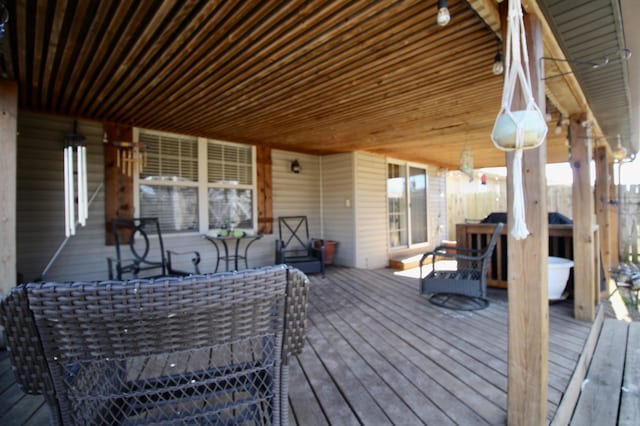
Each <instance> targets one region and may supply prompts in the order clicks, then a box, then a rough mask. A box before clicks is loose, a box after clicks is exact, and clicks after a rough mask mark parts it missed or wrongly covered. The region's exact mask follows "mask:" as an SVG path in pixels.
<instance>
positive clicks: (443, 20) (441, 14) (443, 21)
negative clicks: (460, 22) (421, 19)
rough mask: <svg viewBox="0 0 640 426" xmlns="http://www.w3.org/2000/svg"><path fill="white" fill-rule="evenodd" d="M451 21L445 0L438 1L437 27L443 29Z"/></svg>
mask: <svg viewBox="0 0 640 426" xmlns="http://www.w3.org/2000/svg"><path fill="white" fill-rule="evenodd" d="M450 20H451V15H449V8H448V7H447V0H438V25H440V26H441V27H444V26H445V25H447V24H448V23H449V21H450Z"/></svg>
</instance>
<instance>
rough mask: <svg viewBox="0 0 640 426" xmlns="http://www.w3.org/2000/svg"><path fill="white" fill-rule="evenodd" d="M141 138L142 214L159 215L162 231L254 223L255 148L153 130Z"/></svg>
mask: <svg viewBox="0 0 640 426" xmlns="http://www.w3.org/2000/svg"><path fill="white" fill-rule="evenodd" d="M138 140H139V141H140V142H141V143H144V144H145V151H146V157H147V158H146V164H145V167H144V168H143V170H141V171H140V173H139V179H138V194H139V198H138V199H139V212H140V213H139V214H140V215H141V216H152V217H158V218H159V219H160V226H161V228H162V230H163V232H185V231H192V232H193V231H202V230H206V229H229V228H238V229H242V230H245V231H250V230H253V229H254V228H255V224H254V221H255V218H254V213H253V212H254V204H255V200H254V197H255V194H256V188H255V182H254V180H255V179H254V174H255V173H254V171H255V151H254V148H253V147H251V146H248V145H239V144H232V143H226V142H219V141H213V140H206V139H199V138H194V137H188V136H181V135H173V134H166V133H160V132H153V131H148V130H140V131H139V136H138ZM199 152H200V153H206V155H204V158H200V157H199V155H198V153H199ZM199 170H202V173H204V170H206V181H200V180H199V176H202V177H203V178H204V176H205V175H204V174H200V173H199ZM204 198H206V201H204V200H202V199H204ZM200 202H206V203H207V207H208V208H207V215H206V216H205V217H200V216H199V212H200V209H199V208H198V205H199V203H200Z"/></svg>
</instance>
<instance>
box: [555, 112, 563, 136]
mask: <svg viewBox="0 0 640 426" xmlns="http://www.w3.org/2000/svg"><path fill="white" fill-rule="evenodd" d="M555 132H556V135H559V134H560V133H562V115H561V116H560V117H558V122H557V123H556V130H555Z"/></svg>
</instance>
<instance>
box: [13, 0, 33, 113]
mask: <svg viewBox="0 0 640 426" xmlns="http://www.w3.org/2000/svg"><path fill="white" fill-rule="evenodd" d="M15 27H16V31H15V34H16V44H17V46H18V48H17V49H16V50H17V52H16V53H17V55H18V61H17V65H18V73H17V74H18V77H19V79H20V81H24V82H27V81H29V78H28V77H27V76H28V75H29V67H28V66H27V59H28V58H30V57H31V56H32V55H35V52H32V51H30V50H29V48H28V46H27V41H28V38H29V37H28V34H29V31H30V26H29V25H28V24H27V0H19V1H18V2H17V4H16V23H15ZM19 92H20V104H22V105H28V102H27V99H28V98H29V93H30V89H28V88H26V87H25V88H24V90H20V91H19Z"/></svg>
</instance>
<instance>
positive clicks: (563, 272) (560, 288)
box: [548, 256, 573, 300]
mask: <svg viewBox="0 0 640 426" xmlns="http://www.w3.org/2000/svg"><path fill="white" fill-rule="evenodd" d="M548 264H549V275H548V280H549V300H560V299H563V298H564V297H563V293H564V289H565V287H566V286H567V281H568V280H569V272H570V271H571V268H572V267H573V261H572V260H570V259H565V258H563V257H554V256H549V263H548Z"/></svg>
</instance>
